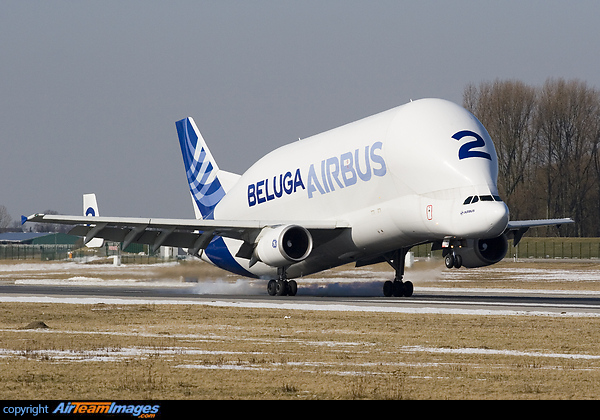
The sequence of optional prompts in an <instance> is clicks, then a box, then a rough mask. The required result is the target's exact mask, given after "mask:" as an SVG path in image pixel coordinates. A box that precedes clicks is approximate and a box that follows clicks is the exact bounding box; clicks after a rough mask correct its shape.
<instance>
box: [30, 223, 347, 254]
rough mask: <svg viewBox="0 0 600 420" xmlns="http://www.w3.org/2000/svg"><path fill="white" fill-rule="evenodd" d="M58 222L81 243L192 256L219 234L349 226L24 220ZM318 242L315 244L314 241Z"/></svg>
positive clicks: (250, 239) (250, 237) (324, 234)
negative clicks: (183, 251) (167, 249)
mask: <svg viewBox="0 0 600 420" xmlns="http://www.w3.org/2000/svg"><path fill="white" fill-rule="evenodd" d="M25 221H27V222H37V223H58V224H67V225H76V226H75V227H74V228H73V229H71V231H70V232H69V234H71V235H76V236H84V237H85V239H84V241H85V243H88V242H89V241H91V240H92V239H94V238H103V239H105V240H108V241H113V242H123V249H125V248H127V246H129V244H131V243H141V244H146V245H151V246H152V250H153V251H156V250H157V249H158V248H159V247H161V246H176V247H181V248H188V252H189V253H190V254H192V255H194V254H196V253H198V251H200V250H201V249H206V247H207V246H208V244H209V243H210V242H211V240H212V239H213V237H215V236H222V237H226V238H233V239H239V240H243V241H244V242H246V243H250V244H253V243H254V241H255V240H256V238H257V236H258V235H259V233H260V232H261V230H262V229H263V228H265V227H268V226H279V225H286V224H290V225H299V226H302V227H304V228H306V229H307V230H309V231H311V233H313V232H315V233H317V235H313V238H314V240H318V238H320V239H321V241H322V242H326V241H327V240H329V239H330V238H331V237H333V236H335V235H337V234H338V233H339V232H340V230H341V229H343V228H347V227H349V226H348V224H347V223H345V222H339V221H293V222H292V221H284V220H281V221H260V220H241V221H240V220H208V219H160V218H152V219H149V218H138V217H100V216H97V217H94V216H64V215H55V214H33V215H31V216H29V217H27V218H24V222H25ZM315 245H318V244H315Z"/></svg>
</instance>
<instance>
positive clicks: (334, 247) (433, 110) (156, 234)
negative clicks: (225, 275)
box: [23, 98, 574, 297]
mask: <svg viewBox="0 0 600 420" xmlns="http://www.w3.org/2000/svg"><path fill="white" fill-rule="evenodd" d="M176 129H177V133H178V137H179V144H180V147H181V152H182V156H183V162H184V166H185V171H186V176H187V181H188V184H189V189H190V194H191V197H192V203H193V207H194V212H195V216H196V218H195V219H164V218H159V219H156V218H128V217H104V216H102V217H100V216H83V217H80V216H64V215H44V214H33V215H31V216H29V217H26V218H25V217H23V219H24V220H25V221H28V222H40V223H43V222H46V223H65V224H76V225H77V226H75V227H74V228H73V229H72V230H71V232H70V233H71V234H74V235H79V236H84V237H85V243H90V242H91V241H92V240H94V239H95V238H103V239H104V240H108V241H115V242H122V243H123V249H124V248H126V247H127V246H128V245H129V244H130V243H134V242H135V243H142V244H147V245H149V246H151V247H152V251H156V250H157V249H158V248H159V247H160V246H163V245H166V246H176V247H182V248H187V251H188V253H189V254H191V255H195V256H199V257H200V258H201V259H202V260H204V261H207V262H209V263H211V264H214V265H215V266H218V267H220V268H222V269H224V270H227V271H229V272H231V273H234V274H237V275H240V276H244V277H249V278H262V279H268V280H269V281H268V284H267V292H268V294H269V295H271V296H284V295H289V296H294V295H296V293H297V290H298V284H297V282H296V280H294V279H299V278H301V277H303V276H307V275H309V274H313V273H317V272H320V271H323V270H327V269H330V268H333V267H336V266H340V265H344V264H348V263H354V264H355V266H356V267H361V266H366V265H370V264H375V263H380V262H387V263H388V264H389V265H390V266H391V267H392V269H393V270H394V279H393V281H392V280H388V281H385V282H384V284H383V295H384V296H386V297H390V296H395V297H400V296H404V297H410V296H412V294H413V290H414V287H413V284H412V282H410V281H404V280H403V277H404V265H405V256H406V254H407V252H408V251H409V250H410V249H411V248H412V247H413V246H416V245H419V244H425V243H431V247H432V250H439V249H441V250H442V256H443V257H444V261H445V265H446V266H447V267H448V268H452V267H455V268H459V267H461V266H463V267H467V268H473V267H483V266H488V265H491V264H495V263H497V262H499V261H501V260H502V259H503V258H504V257H505V255H506V253H507V251H508V240H509V239H512V240H513V243H514V245H515V246H516V245H517V244H518V242H519V241H520V239H521V237H522V236H523V235H524V234H525V233H526V232H527V230H528V229H529V228H532V227H537V226H553V225H555V226H560V225H562V224H567V223H574V221H573V220H572V219H570V218H561V219H544V220H525V221H510V220H509V209H508V207H507V205H506V203H504V202H503V201H502V199H501V198H500V197H499V195H498V188H497V178H498V160H497V156H496V151H495V148H494V144H493V142H492V140H491V138H490V136H489V134H488V132H487V131H486V129H485V128H484V126H483V125H482V124H481V122H480V121H479V120H478V119H477V118H476V117H475V116H473V115H472V114H471V113H470V112H468V111H467V110H466V109H464V108H463V107H461V106H459V105H457V104H455V103H452V102H450V101H446V100H443V99H435V98H426V99H420V100H415V101H411V102H409V103H406V104H404V105H401V106H398V107H396V108H392V109H390V110H388V111H384V112H381V113H378V114H375V115H372V116H370V117H366V118H363V119H360V120H358V121H355V122H351V123H349V124H346V125H343V126H341V127H338V128H334V129H332V130H329V131H326V132H323V133H320V134H317V135H314V136H311V137H308V138H305V139H302V140H300V139H299V140H298V141H295V142H293V143H290V144H287V145H284V146H282V147H279V148H277V149H275V150H273V151H272V152H270V153H268V154H267V155H265V156H264V157H262V158H261V159H259V160H258V161H257V162H256V163H254V164H253V165H252V166H251V167H250V168H249V169H248V170H247V171H246V172H245V173H244V174H243V175H238V174H234V173H231V172H228V171H224V170H222V169H220V168H219V166H218V165H217V162H216V161H215V159H214V158H213V156H212V154H211V152H210V150H209V148H208V146H207V144H206V142H205V141H204V139H203V137H202V135H201V134H200V131H199V130H198V128H197V126H196V124H195V122H194V120H193V119H192V118H190V117H188V118H184V119H182V120H180V121H177V122H176Z"/></svg>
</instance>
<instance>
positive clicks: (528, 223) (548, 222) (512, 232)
mask: <svg viewBox="0 0 600 420" xmlns="http://www.w3.org/2000/svg"><path fill="white" fill-rule="evenodd" d="M569 223H575V221H574V220H573V219H570V218H565V219H538V220H515V221H511V222H508V226H507V227H506V231H505V232H504V233H505V234H507V235H508V237H509V238H512V239H513V243H514V246H517V244H518V243H519V241H520V240H521V238H522V237H523V235H524V234H525V232H527V231H528V230H529V228H531V227H540V226H560V225H566V224H569Z"/></svg>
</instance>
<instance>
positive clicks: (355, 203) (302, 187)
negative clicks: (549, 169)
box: [205, 99, 508, 278]
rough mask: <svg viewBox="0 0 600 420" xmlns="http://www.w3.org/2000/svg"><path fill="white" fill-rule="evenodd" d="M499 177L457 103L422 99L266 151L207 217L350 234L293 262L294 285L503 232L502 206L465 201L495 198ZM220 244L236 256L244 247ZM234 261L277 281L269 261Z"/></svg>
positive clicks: (480, 134)
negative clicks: (433, 244)
mask: <svg viewBox="0 0 600 420" xmlns="http://www.w3.org/2000/svg"><path fill="white" fill-rule="evenodd" d="M497 173H498V164H497V157H496V152H495V149H494V146H493V143H492V141H491V139H490V137H489V135H488V133H487V131H486V130H485V128H484V127H483V126H482V125H481V123H480V122H479V121H478V120H477V119H476V118H475V117H474V116H473V115H472V114H470V113H469V112H467V111H466V110H465V109H463V108H462V107H460V106H458V105H456V104H453V103H451V102H448V101H445V100H440V99H423V100H418V101H414V102H411V103H408V104H406V105H403V106H400V107H397V108H394V109H391V110H389V111H385V112H382V113H379V114H376V115H374V116H371V117H368V118H365V119H362V120H359V121H356V122H353V123H350V124H347V125H344V126H342V127H339V128H336V129H333V130H330V131H327V132H324V133H321V134H318V135H315V136H312V137H309V138H306V139H304V140H299V141H297V142H294V143H292V144H288V145H286V146H283V147H280V148H278V149H276V150H274V151H272V152H271V153H269V154H267V155H266V156H264V157H263V158H262V159H260V160H259V161H257V162H256V163H255V164H254V165H253V166H252V167H251V168H249V169H248V171H246V172H245V173H244V174H243V175H242V177H241V178H240V179H239V181H238V182H237V183H236V184H235V185H234V186H233V187H232V188H231V190H229V191H228V192H227V195H225V197H223V199H222V200H221V201H220V202H219V203H218V204H217V206H216V207H215V209H214V218H215V220H219V219H222V220H231V219H244V220H303V221H310V220H319V221H323V220H331V221H336V222H344V223H345V224H346V225H347V226H349V227H350V229H346V230H344V232H343V233H341V234H340V235H339V236H338V237H337V238H335V239H333V240H332V241H330V242H328V243H326V244H324V245H322V246H320V247H319V248H318V249H313V251H312V253H311V255H310V256H309V257H308V258H307V259H305V260H304V261H302V262H299V263H296V264H293V265H291V266H290V267H289V268H288V269H287V274H288V276H289V277H290V278H292V277H297V276H302V275H307V274H311V273H314V272H317V271H319V270H322V269H326V268H330V267H334V266H338V265H341V264H346V263H349V262H352V261H356V260H359V259H364V258H368V257H369V256H375V255H379V254H381V253H384V252H390V251H393V250H396V249H399V248H406V247H410V246H412V245H415V244H418V243H422V242H428V241H434V240H442V239H444V238H462V239H467V238H493V237H496V236H499V235H501V234H502V233H503V231H504V229H505V228H506V226H507V223H508V208H507V206H506V205H505V203H503V202H501V201H494V200H489V201H482V200H479V201H478V202H476V203H473V204H463V203H464V202H465V199H466V198H467V197H470V196H478V197H490V196H491V197H494V196H496V197H497V195H498V192H497V187H496V181H497ZM225 244H226V245H227V248H228V251H229V252H230V254H231V256H235V254H236V252H237V250H238V249H239V247H240V246H241V244H242V242H241V241H237V240H234V239H225ZM221 251H223V250H221ZM205 254H206V256H205V258H206V257H208V258H207V260H210V261H211V262H213V263H216V264H217V265H221V264H219V262H217V261H216V260H215V259H214V258H210V250H207V252H206V253H205ZM232 258H234V259H235V261H236V262H237V264H239V265H240V266H241V267H242V268H243V269H244V270H246V271H247V272H248V273H251V274H252V275H253V276H257V277H263V276H264V277H272V278H276V276H277V270H276V269H275V268H273V267H269V266H268V265H266V264H263V263H261V262H259V263H257V264H255V265H253V266H252V267H250V266H249V261H248V260H247V259H244V258H235V257H232ZM223 268H226V269H229V268H230V267H223Z"/></svg>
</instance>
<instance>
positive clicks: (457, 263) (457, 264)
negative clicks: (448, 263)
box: [454, 255, 462, 268]
mask: <svg viewBox="0 0 600 420" xmlns="http://www.w3.org/2000/svg"><path fill="white" fill-rule="evenodd" d="M460 267H462V257H461V256H460V255H455V256H454V268H460Z"/></svg>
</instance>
